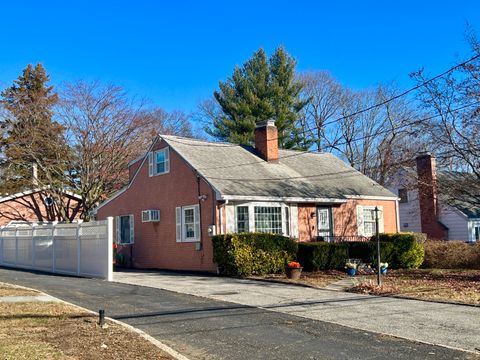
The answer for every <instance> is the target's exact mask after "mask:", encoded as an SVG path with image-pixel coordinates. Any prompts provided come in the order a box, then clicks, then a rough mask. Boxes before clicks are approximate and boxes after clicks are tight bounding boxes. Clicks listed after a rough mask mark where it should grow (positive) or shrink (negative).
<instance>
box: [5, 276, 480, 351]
mask: <svg viewBox="0 0 480 360" xmlns="http://www.w3.org/2000/svg"><path fill="white" fill-rule="evenodd" d="M206 279H207V280H205V279H204V278H202V279H199V280H198V281H199V282H200V283H201V282H202V281H203V282H208V277H206ZM178 280H182V279H180V278H178ZM0 281H4V282H9V283H15V284H18V285H23V286H27V287H32V288H35V289H39V290H41V291H44V292H47V293H49V294H50V295H53V296H56V297H59V298H61V299H63V300H66V301H69V302H72V303H75V304H78V305H80V306H83V307H86V308H88V309H91V310H94V311H97V310H98V309H101V308H103V309H105V310H106V313H107V315H108V316H111V317H113V318H116V319H118V320H121V321H124V322H126V323H128V324H130V325H132V326H135V327H137V328H140V329H142V330H144V331H145V332H147V333H149V334H150V335H152V336H154V337H155V338H158V339H159V340H161V341H162V342H164V343H166V344H167V345H169V346H171V347H172V348H174V349H175V350H177V351H179V352H180V353H182V354H184V355H186V356H188V357H190V358H191V359H312V360H313V359H385V358H389V359H430V358H431V359H468V358H477V357H476V356H475V355H472V354H468V353H465V352H461V351H456V350H452V349H448V348H444V347H439V346H433V345H427V344H421V343H416V342H413V341H408V340H403V339H398V338H393V337H389V336H383V335H379V334H376V333H373V332H368V331H363V330H359V329H352V328H347V327H344V326H341V325H336V324H332V323H329V322H323V321H318V320H312V319H308V318H305V317H299V316H294V315H290V314H285V313H279V312H272V311H268V310H265V309H260V308H255V307H250V306H246V305H242V304H235V303H232V302H225V301H220V300H214V299H207V298H205V297H198V296H192V295H188V294H182V293H176V292H172V291H166V290H161V289H158V288H153V287H144V286H139V284H134V285H133V284H125V283H109V282H105V281H101V280H94V279H83V278H75V277H66V276H57V275H49V274H43V273H35V272H28V271H19V270H10V269H4V268H0ZM205 286H207V285H205ZM221 291H223V294H224V295H213V296H228V295H226V293H225V291H226V290H223V289H218V291H217V294H218V292H221ZM372 316H373V315H372ZM465 335H468V334H465Z"/></svg>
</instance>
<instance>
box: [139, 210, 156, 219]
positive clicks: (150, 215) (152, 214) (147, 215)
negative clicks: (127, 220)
mask: <svg viewBox="0 0 480 360" xmlns="http://www.w3.org/2000/svg"><path fill="white" fill-rule="evenodd" d="M158 221H160V210H144V211H142V222H158Z"/></svg>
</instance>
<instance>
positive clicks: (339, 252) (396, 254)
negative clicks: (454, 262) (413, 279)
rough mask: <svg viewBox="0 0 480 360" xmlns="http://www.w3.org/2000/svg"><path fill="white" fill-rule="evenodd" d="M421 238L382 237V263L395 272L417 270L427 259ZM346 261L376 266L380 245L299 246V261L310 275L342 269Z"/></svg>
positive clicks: (408, 234) (398, 234) (334, 244)
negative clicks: (315, 272)
mask: <svg viewBox="0 0 480 360" xmlns="http://www.w3.org/2000/svg"><path fill="white" fill-rule="evenodd" d="M422 241H423V240H422V238H418V237H417V235H416V234H413V233H395V234H381V235H380V259H381V261H382V262H388V263H389V266H390V267H392V268H401V269H416V268H418V267H419V266H420V265H421V264H422V262H423V259H424V248H423V243H422ZM347 259H362V260H363V261H364V262H366V263H372V264H376V262H377V242H376V241H375V240H374V239H373V240H372V241H368V242H353V241H352V242H343V243H326V242H312V243H299V244H298V254H297V260H298V261H299V262H300V263H301V264H302V265H303V267H304V268H305V270H307V271H316V270H326V269H343V268H344V266H345V262H346V260H347Z"/></svg>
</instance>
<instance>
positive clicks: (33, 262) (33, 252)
mask: <svg viewBox="0 0 480 360" xmlns="http://www.w3.org/2000/svg"><path fill="white" fill-rule="evenodd" d="M34 267H35V225H32V268H34Z"/></svg>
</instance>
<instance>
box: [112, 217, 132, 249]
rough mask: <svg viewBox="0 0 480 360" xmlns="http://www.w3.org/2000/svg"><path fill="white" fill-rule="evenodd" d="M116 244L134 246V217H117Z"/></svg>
mask: <svg viewBox="0 0 480 360" xmlns="http://www.w3.org/2000/svg"><path fill="white" fill-rule="evenodd" d="M116 233H117V237H116V242H117V243H118V244H133V240H134V218H133V215H121V216H117V217H116Z"/></svg>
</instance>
